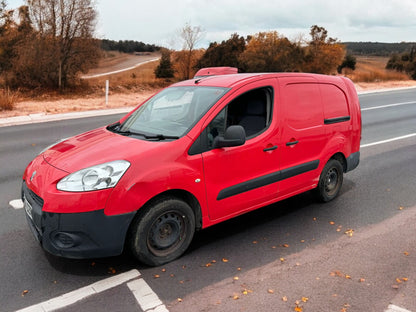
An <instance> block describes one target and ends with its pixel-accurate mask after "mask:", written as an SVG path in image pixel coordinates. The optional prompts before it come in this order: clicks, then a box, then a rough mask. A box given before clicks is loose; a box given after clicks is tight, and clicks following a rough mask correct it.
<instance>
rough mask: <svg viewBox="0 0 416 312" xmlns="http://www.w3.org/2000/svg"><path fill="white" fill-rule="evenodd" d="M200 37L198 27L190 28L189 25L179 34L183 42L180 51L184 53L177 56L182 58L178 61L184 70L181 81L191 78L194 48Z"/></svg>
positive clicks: (200, 30) (201, 33)
mask: <svg viewBox="0 0 416 312" xmlns="http://www.w3.org/2000/svg"><path fill="white" fill-rule="evenodd" d="M202 35H203V32H202V28H201V27H200V26H191V25H189V24H185V26H184V27H183V28H182V29H181V30H180V32H179V36H180V37H181V39H182V41H183V47H182V49H183V51H184V53H181V54H178V56H179V57H180V58H182V60H179V61H181V63H182V67H183V69H184V72H183V77H182V78H183V79H189V78H191V71H192V67H193V64H192V63H193V59H194V54H195V53H194V51H195V47H196V45H197V43H198V42H199V41H200V40H201V38H202Z"/></svg>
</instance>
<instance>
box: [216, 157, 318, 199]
mask: <svg viewBox="0 0 416 312" xmlns="http://www.w3.org/2000/svg"><path fill="white" fill-rule="evenodd" d="M318 166H319V160H314V161H310V162H308V163H305V164H301V165H298V166H295V167H292V168H288V169H284V170H281V171H277V172H273V173H270V174H268V175H265V176H262V177H259V178H256V179H253V180H249V181H246V182H243V183H240V184H237V185H233V186H230V187H227V188H226V189H223V190H222V191H220V192H219V193H218V196H217V200H221V199H225V198H228V197H231V196H234V195H238V194H241V193H244V192H248V191H251V190H254V189H256V188H258V187H263V186H266V185H269V184H272V183H275V182H279V181H282V180H285V179H288V178H291V177H294V176H297V175H299V174H302V173H305V172H308V171H312V170H315V169H317V168H318Z"/></svg>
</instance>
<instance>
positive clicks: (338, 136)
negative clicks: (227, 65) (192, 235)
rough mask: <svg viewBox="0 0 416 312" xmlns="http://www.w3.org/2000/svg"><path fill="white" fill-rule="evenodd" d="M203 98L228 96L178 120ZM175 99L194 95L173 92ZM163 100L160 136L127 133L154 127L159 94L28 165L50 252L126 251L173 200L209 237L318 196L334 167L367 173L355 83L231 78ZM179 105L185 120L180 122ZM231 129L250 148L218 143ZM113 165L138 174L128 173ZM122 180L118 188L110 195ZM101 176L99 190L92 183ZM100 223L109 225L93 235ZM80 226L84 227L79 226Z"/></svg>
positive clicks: (27, 197)
mask: <svg viewBox="0 0 416 312" xmlns="http://www.w3.org/2000/svg"><path fill="white" fill-rule="evenodd" d="M198 88H206V89H204V90H203V91H202V90H201V89H198ZM196 89H198V90H197V91H201V92H202V93H200V94H206V93H205V92H206V91H208V92H211V91H212V92H218V98H216V97H215V96H216V95H215V94H214V95H212V94H211V96H213V98H215V101H214V100H213V101H212V103H205V104H204V105H207V106H204V110H203V111H202V113H199V115H198V114H196V113H195V114H194V115H193V116H196V115H198V116H197V117H195V118H196V119H195V120H191V121H190V123H188V124H187V125H188V126H187V127H188V128H186V127H185V126H183V125H182V124H181V123H180V122H181V121H180V118H182V119H184V120H185V119H186V118H188V116H191V115H192V114H191V113H189V112H190V110H191V109H192V110H193V112H195V111H197V107H198V105H199V104H198V103H200V102H198V99H194V98H192V99H191V97H192V94H194V93H192V92H193V91H196ZM169 90H176V91H178V90H179V91H181V90H182V91H183V90H187V91H186V92H182V93H185V94H182V93H181V92H173V91H172V94H170V93H169V92H170V91H169ZM160 92H161V93H158V94H167V95H166V98H165V99H164V101H165V102H158V105H159V106H160V107H162V108H163V109H166V111H164V112H167V113H166V114H165V113H164V114H160V115H158V114H156V115H157V116H156V117H155V118H156V119H157V120H156V121H155V124H153V125H152V124H149V123H148V124H146V125H149V126H148V128H147V129H148V130H147V131H148V132H151V129H152V128H151V126H154V127H155V132H154V133H153V135H152V133H150V134H149V133H148V132H145V133H135V132H134V131H132V130H135V129H130V130H129V129H127V130H123V127H127V126H126V124H128V123H129V122H130V123H131V124H132V123H133V122H131V121H132V120H136V119H134V118H139V117H140V118H143V120H144V121H146V120H147V119H146V118H149V116H152V115H149V116H147V115H146V113H145V112H146V109H148V110H151V109H153V108H152V105H153V104H152V103H153V102H152V101H153V100H154V101H156V99H159V98H158V94H156V95H155V96H154V97H151V98H149V100H147V101H145V102H144V103H143V104H140V105H138V107H137V108H135V109H134V110H133V111H132V112H130V113H129V114H127V115H126V116H125V117H123V118H122V119H121V120H120V121H119V123H116V124H113V125H110V126H108V127H106V128H100V129H97V130H93V131H90V132H87V133H85V134H81V135H78V136H75V137H73V138H70V139H68V140H66V141H64V142H61V143H59V144H57V145H55V146H53V147H52V148H50V149H49V150H47V151H45V152H44V153H42V154H41V155H39V156H37V157H36V158H35V159H34V160H33V161H32V162H31V163H30V164H29V165H28V167H27V168H26V170H25V172H24V175H23V187H22V199H23V201H24V203H25V209H26V214H27V220H28V222H29V225H30V227H31V229H32V231H33V232H34V234H35V236H36V237H37V238H38V240H39V241H41V243H42V246H44V248H45V249H47V250H48V251H49V252H51V253H53V254H57V255H60V256H65V257H72V258H77V257H79V258H84V257H89V256H96V255H105V256H110V255H116V254H119V253H120V252H121V251H122V250H123V246H124V242H125V239H126V235H128V231H127V228H126V227H130V226H131V224H132V222H134V221H132V220H135V219H136V218H138V217H140V216H141V214H140V212H141V211H147V209H148V208H149V207H151V205H152V204H153V203H154V202H155V201H157V200H158V199H160V198H164V197H166V196H170V197H175V198H179V199H180V200H183V201H186V203H187V204H188V205H189V206H191V207H192V209H193V211H194V214H195V218H196V220H195V224H198V227H199V225H200V226H201V227H202V228H206V227H208V226H211V225H214V224H217V223H219V222H222V221H224V220H228V219H230V218H232V217H234V216H237V215H240V214H243V213H246V212H248V211H251V210H254V209H257V208H259V207H262V206H265V205H268V204H271V203H274V202H277V201H279V200H282V199H285V198H288V197H291V196H293V195H296V194H299V193H302V192H305V191H308V190H311V189H314V188H316V187H317V186H318V183H319V181H320V177H321V174H322V171H323V170H324V168H325V166H326V164H327V163H328V162H329V160H331V159H332V158H335V159H337V160H339V161H341V162H342V166H343V171H344V172H348V171H350V170H353V169H355V168H356V167H357V166H358V164H359V161H360V141H361V110H360V104H359V100H358V95H357V93H356V91H355V88H354V85H353V84H352V82H351V81H350V80H349V79H347V78H344V77H335V76H324V75H316V74H303V73H256V74H227V75H219V76H207V77H200V78H198V79H193V80H188V81H183V82H179V83H176V84H173V85H172V86H170V87H168V88H165V89H163V90H161V91H160ZM162 92H164V93H162ZM195 94H196V92H195ZM168 95H169V96H168ZM172 103H174V104H172ZM163 105H165V106H163ZM172 105H175V107H177V109H179V110H176V112H178V111H179V112H181V111H183V112H184V113H183V116H182V115H181V116H178V117H175V119H173V118H172V117H171V116H172V115H174V114H170V113H169V109H172ZM186 105H187V106H186ZM188 107H189V109H188ZM159 109H160V108H159ZM187 109H188V111H186V110H187ZM140 114H142V115H140ZM164 118H167V119H169V118H170V120H169V122H170V124H169V125H173V126H171V128H172V131H173V133H174V131H176V130H177V129H176V128H175V127H176V125H177V127H178V128H180V127H183V128H184V129H185V130H184V131H183V132H181V133H180V134H179V135H168V134H164V133H163V132H159V128H157V125H161V127H162V126H164V125H165V126H166V125H167V124H168V123H167V122H166V124H165V119H164ZM138 120H140V119H138ZM166 127H167V126H166ZM230 127H234V129H238V130H241V129H242V130H241V131H244V133H245V137H244V140H241V142H240V141H238V142H240V143H238V144H236V145H232V144H230V145H227V144H225V145H221V146H223V147H220V148H219V147H218V146H220V145H216V142H218V141H219V140H220V139H222V140H223V142H227V138H226V136H227V135H228V134H227V131H226V130H227V129H230ZM162 128H163V127H162ZM163 129H167V128H163ZM180 129H182V128H180ZM186 129H187V130H186ZM178 133H179V132H178ZM241 133H242V132H241ZM231 141H232V140H231ZM113 162H117V163H118V162H123V163H124V164H126V163H128V166H126V167H125V168H124V169H123V170H124V171H122V172H119V171H117V170H118V169H114V168H118V167H116V165H114V164H113ZM101 164H103V166H101ZM100 166H101V167H100ZM112 166H114V168H113V167H112ZM338 167H339V166H338ZM120 170H121V169H120ZM77 174H78V175H77ZM113 176H117V177H118V180H117V181H116V182H115V183H114V184H111V186H106V185H107V184H108V183H110V182H111V181H112V180H111V179H112V178H113ZM65 179H69V181H70V182H68V183H67V184H64V185H69V187H70V185H71V183H83V187H85V191H78V190H71V189H69V190H68V189H62V187H61V188H60V187H58V185H59V183H60V182H61V181H62V180H65ZM71 179H72V180H71ZM77 179H78V180H77ZM94 179H97V183H96V184H94V185H93V184H91V185H90V184H88V183H91V182H90V181H91V180H93V181H94ZM74 181H75V182H74ZM106 183H107V184H106ZM88 187H92V188H93V189H92V190H91V189H88ZM145 207H146V208H145ZM121 216H123V217H121ZM95 217H97V218H98V219H99V220H100V221H99V224H100V226H98V225H97V224H95V225H91V226H90V227H89V225H88V223H89V222H92V221H91V220H93V219H94V218H95ZM98 219H97V220H98ZM74 220H76V223H77V224H72V223H71V222H73V221H74ZM83 220H84V221H83ZM64 221H65V222H64ZM97 222H98V221H97ZM70 223H71V224H70ZM78 223H79V224H78ZM60 224H65V228H63V227H62V226H61V225H60ZM89 228H91V231H89ZM100 231H102V232H106V233H108V232H111V231H117V233H118V234H117V235H116V236H115V237H116V238H114V239H113V240H112V241H111V244H110V243H109V245H106V240H107V239H103V237H106V238H108V235H104V236H103V237H98V236H100ZM64 232H65V233H64ZM71 233H72V234H71ZM74 233H76V235H75V234H74ZM65 235H68V237H72V236H74V235H75V236H77V237H78V238H77V239H76V240H77V242H76V244H77V245H76V246H75V245H74V246H69V247H68V246H63V247H62V246H61V245H60V243H59V242H57V241H58V240H59V237H64V236H65ZM75 236H74V237H75ZM84 238H85V242H84V241H83V239H84ZM96 242H99V243H96ZM97 244H98V245H97Z"/></svg>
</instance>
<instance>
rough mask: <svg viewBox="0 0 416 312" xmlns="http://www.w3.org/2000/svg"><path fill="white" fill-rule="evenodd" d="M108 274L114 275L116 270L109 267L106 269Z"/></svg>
mask: <svg viewBox="0 0 416 312" xmlns="http://www.w3.org/2000/svg"><path fill="white" fill-rule="evenodd" d="M108 273H109V274H116V270H115V269H114V268H112V267H109V268H108Z"/></svg>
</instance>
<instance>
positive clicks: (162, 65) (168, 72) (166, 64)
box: [155, 49, 174, 78]
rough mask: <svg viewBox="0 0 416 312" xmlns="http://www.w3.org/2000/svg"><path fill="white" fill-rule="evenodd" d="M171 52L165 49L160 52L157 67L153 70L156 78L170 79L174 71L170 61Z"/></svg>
mask: <svg viewBox="0 0 416 312" xmlns="http://www.w3.org/2000/svg"><path fill="white" fill-rule="evenodd" d="M170 55H171V52H170V51H169V50H167V49H163V50H162V56H161V58H160V62H159V65H158V66H157V67H156V69H155V76H156V78H172V77H173V74H174V70H173V67H172V63H171V61H170Z"/></svg>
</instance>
